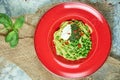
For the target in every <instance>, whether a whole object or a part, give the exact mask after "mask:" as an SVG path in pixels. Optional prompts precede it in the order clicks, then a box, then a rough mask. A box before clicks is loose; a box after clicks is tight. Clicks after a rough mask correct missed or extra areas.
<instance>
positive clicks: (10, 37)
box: [5, 31, 18, 47]
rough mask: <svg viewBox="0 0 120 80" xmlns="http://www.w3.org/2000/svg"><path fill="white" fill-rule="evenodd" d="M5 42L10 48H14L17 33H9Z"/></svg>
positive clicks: (16, 42)
mask: <svg viewBox="0 0 120 80" xmlns="http://www.w3.org/2000/svg"><path fill="white" fill-rule="evenodd" d="M5 41H6V42H9V43H10V46H11V47H15V46H16V45H17V44H18V33H17V32H16V31H11V32H9V33H8V35H7V36H6V37H5Z"/></svg>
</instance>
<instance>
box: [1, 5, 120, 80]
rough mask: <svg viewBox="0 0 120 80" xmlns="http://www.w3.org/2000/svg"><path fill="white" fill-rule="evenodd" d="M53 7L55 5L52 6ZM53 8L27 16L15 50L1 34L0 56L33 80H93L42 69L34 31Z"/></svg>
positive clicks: (111, 62) (112, 61)
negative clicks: (37, 53) (70, 76)
mask: <svg viewBox="0 0 120 80" xmlns="http://www.w3.org/2000/svg"><path fill="white" fill-rule="evenodd" d="M52 6H53V5H52ZM52 6H46V7H44V8H42V9H40V10H39V11H38V12H36V14H30V15H29V14H28V15H25V16H26V22H25V24H24V26H23V27H22V28H21V29H20V31H19V33H20V34H19V37H20V40H19V44H18V46H17V47H15V48H13V49H12V48H10V47H9V44H8V43H6V42H5V41H4V35H5V33H3V32H2V33H0V56H3V57H5V58H6V59H8V60H10V61H12V62H14V63H15V64H16V65H18V66H19V67H20V68H22V69H23V70H24V71H25V72H26V73H27V74H28V75H29V76H30V77H31V78H32V79H33V80H93V79H92V77H87V78H84V79H81V78H78V79H63V78H60V77H58V76H55V75H53V74H51V73H49V72H48V71H47V70H45V69H44V68H43V67H42V64H41V63H40V61H39V60H38V58H37V56H36V52H35V49H34V39H33V37H34V31H35V29H36V24H37V23H38V21H39V19H40V18H41V16H42V15H43V13H44V12H45V11H46V10H47V9H49V8H51V7H52ZM106 63H109V64H113V66H114V64H118V65H117V66H120V65H119V64H120V63H119V62H118V61H117V60H114V59H113V58H111V57H109V59H108V61H107V62H106Z"/></svg>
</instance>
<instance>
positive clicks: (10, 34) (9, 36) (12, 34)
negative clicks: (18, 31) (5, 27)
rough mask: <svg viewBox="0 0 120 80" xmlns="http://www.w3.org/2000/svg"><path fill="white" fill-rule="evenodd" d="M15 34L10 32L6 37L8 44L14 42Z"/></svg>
mask: <svg viewBox="0 0 120 80" xmlns="http://www.w3.org/2000/svg"><path fill="white" fill-rule="evenodd" d="M14 34H15V32H14V31H11V32H9V33H8V34H7V35H6V37H5V41H6V42H10V41H11V40H12V38H13V36H14Z"/></svg>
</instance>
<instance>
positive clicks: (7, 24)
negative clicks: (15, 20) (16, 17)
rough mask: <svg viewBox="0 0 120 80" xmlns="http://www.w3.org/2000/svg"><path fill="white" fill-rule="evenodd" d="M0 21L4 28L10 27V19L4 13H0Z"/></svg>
mask: <svg viewBox="0 0 120 80" xmlns="http://www.w3.org/2000/svg"><path fill="white" fill-rule="evenodd" d="M0 23H1V24H3V25H4V26H5V28H6V29H11V27H12V20H11V19H10V17H9V16H7V15H6V14H3V13H0Z"/></svg>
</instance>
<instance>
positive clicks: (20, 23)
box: [14, 16, 25, 29]
mask: <svg viewBox="0 0 120 80" xmlns="http://www.w3.org/2000/svg"><path fill="white" fill-rule="evenodd" d="M24 21H25V18H24V16H21V17H19V18H17V19H16V21H15V24H14V29H19V28H21V27H22V26H23V23H24Z"/></svg>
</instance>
